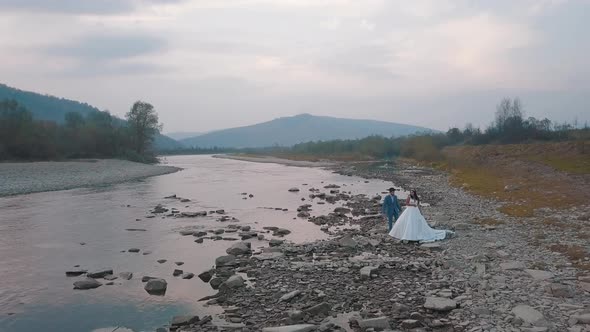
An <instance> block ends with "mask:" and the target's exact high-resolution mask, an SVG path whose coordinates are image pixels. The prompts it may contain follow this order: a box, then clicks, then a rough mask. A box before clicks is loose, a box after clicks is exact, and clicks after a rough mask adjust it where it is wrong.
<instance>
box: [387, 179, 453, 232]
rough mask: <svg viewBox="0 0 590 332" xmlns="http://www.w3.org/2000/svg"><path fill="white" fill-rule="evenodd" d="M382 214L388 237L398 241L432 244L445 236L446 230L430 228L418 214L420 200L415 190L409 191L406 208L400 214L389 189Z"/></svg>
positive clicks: (392, 191)
mask: <svg viewBox="0 0 590 332" xmlns="http://www.w3.org/2000/svg"><path fill="white" fill-rule="evenodd" d="M382 211H383V214H384V215H385V217H387V221H388V224H389V235H391V236H392V237H394V238H396V239H399V240H407V241H420V242H432V241H437V240H442V239H444V238H445V237H446V236H447V231H446V230H437V229H433V228H431V227H430V226H429V225H428V223H427V222H426V219H424V217H423V216H422V213H421V212H420V198H419V197H418V194H417V193H416V190H412V191H410V195H409V196H408V198H407V200H406V208H405V209H404V211H403V212H402V208H401V206H400V204H399V201H398V199H397V196H396V195H395V188H389V195H387V196H385V199H384V200H383V208H382Z"/></svg>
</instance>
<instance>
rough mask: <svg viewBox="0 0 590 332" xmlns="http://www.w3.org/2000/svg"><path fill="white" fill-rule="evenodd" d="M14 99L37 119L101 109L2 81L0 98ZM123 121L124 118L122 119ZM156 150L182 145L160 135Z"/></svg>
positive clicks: (61, 118) (62, 120)
mask: <svg viewBox="0 0 590 332" xmlns="http://www.w3.org/2000/svg"><path fill="white" fill-rule="evenodd" d="M4 99H14V100H16V101H17V102H18V103H19V104H21V105H23V106H24V107H25V108H27V109H28V110H29V111H30V112H31V113H32V114H33V117H34V118H35V119H38V120H47V121H55V122H57V123H63V122H64V116H65V115H66V113H69V112H78V113H80V114H82V115H84V116H86V115H88V114H89V113H92V112H99V111H100V110H99V109H98V108H96V107H94V106H92V105H89V104H86V103H81V102H79V101H75V100H70V99H65V98H58V97H54V96H50V95H42V94H39V93H36V92H31V91H24V90H20V89H16V88H12V87H9V86H8V85H5V84H1V83H0V100H4ZM121 121H123V120H121ZM154 147H155V148H156V150H170V149H178V148H181V147H182V144H180V143H179V142H178V141H176V140H174V139H172V138H170V137H167V136H164V135H158V136H156V138H155V140H154Z"/></svg>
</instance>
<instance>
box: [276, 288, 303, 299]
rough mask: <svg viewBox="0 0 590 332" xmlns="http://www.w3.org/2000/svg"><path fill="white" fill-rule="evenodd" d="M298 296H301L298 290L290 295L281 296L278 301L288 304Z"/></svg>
mask: <svg viewBox="0 0 590 332" xmlns="http://www.w3.org/2000/svg"><path fill="white" fill-rule="evenodd" d="M300 294H301V291H300V290H294V291H292V292H290V293H287V294H285V295H283V296H281V298H280V299H279V302H289V301H291V300H292V299H294V298H295V297H297V296H298V295H300Z"/></svg>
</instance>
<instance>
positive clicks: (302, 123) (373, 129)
mask: <svg viewBox="0 0 590 332" xmlns="http://www.w3.org/2000/svg"><path fill="white" fill-rule="evenodd" d="M426 131H429V132H431V131H433V130H432V129H428V128H423V127H417V126H411V125H405V124H399V123H393V122H383V121H376V120H355V119H342V118H333V117H327V116H314V115H310V114H300V115H296V116H293V117H284V118H278V119H275V120H272V121H268V122H263V123H259V124H255V125H251V126H246V127H239V128H231V129H224V130H218V131H215V132H211V133H207V134H203V135H200V136H197V137H191V138H186V139H183V140H181V143H183V144H184V145H185V146H188V147H200V148H209V147H214V146H217V147H233V148H246V147H248V148H250V147H267V146H273V145H279V146H291V145H294V144H297V143H302V142H309V141H318V140H324V141H325V140H333V139H355V138H363V137H367V136H370V135H382V136H386V137H392V136H404V135H410V134H414V133H418V132H426Z"/></svg>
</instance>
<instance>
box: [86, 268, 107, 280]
mask: <svg viewBox="0 0 590 332" xmlns="http://www.w3.org/2000/svg"><path fill="white" fill-rule="evenodd" d="M109 274H113V269H101V270H96V271H92V272H88V273H87V274H86V276H87V277H88V278H93V279H99V278H104V277H105V276H108V275H109Z"/></svg>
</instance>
